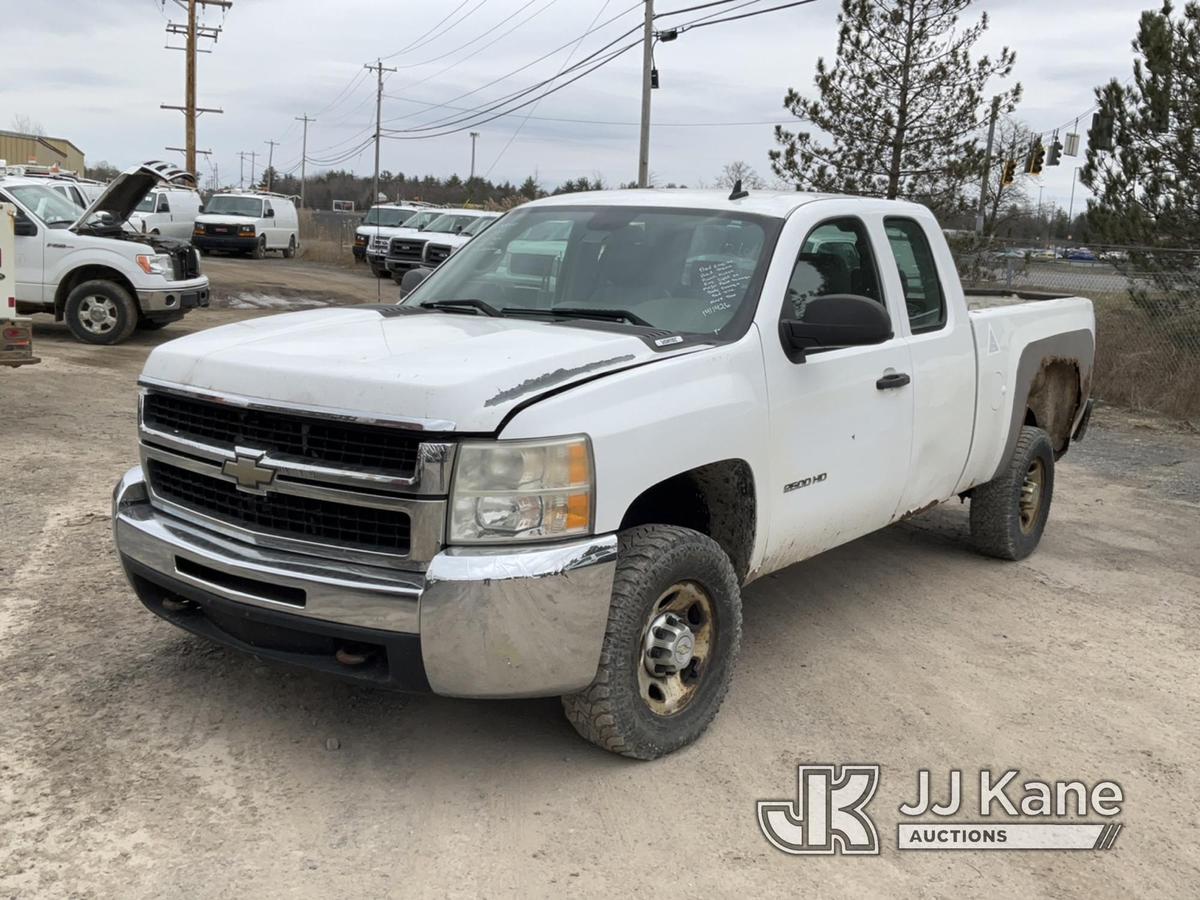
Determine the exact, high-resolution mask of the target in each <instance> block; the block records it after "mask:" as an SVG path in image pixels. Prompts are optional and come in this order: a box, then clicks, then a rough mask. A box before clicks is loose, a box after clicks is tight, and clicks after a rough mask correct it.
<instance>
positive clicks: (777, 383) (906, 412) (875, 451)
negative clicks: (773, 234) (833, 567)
mask: <svg viewBox="0 0 1200 900" xmlns="http://www.w3.org/2000/svg"><path fill="white" fill-rule="evenodd" d="M874 230H879V229H878V228H876V229H874ZM871 232H872V229H871V228H869V227H868V225H867V224H866V223H865V222H863V221H862V220H861V219H859V218H857V217H853V216H844V217H838V218H832V219H829V220H826V221H825V222H822V223H821V224H819V225H817V226H816V227H815V228H813V229H812V230H811V231H810V232H809V233H808V234H807V235H806V236H805V237H804V239H803V241H802V243H801V245H800V248H799V253H798V254H797V255H796V257H795V262H794V264H793V268H792V274H791V277H790V279H789V281H788V286H787V290H786V294H785V296H783V297H774V298H771V297H768V296H767V295H765V294H764V296H763V300H762V303H764V304H768V303H771V304H774V305H775V307H776V308H777V309H779V311H780V312H779V314H780V317H781V318H795V319H803V318H804V314H805V307H806V306H807V303H808V301H809V300H811V299H812V298H814V297H818V296H825V295H830V294H854V295H858V296H862V297H867V298H869V299H871V300H873V301H875V302H877V303H880V304H881V305H883V306H884V307H885V308H886V307H887V302H886V298H885V294H884V291H883V289H882V282H881V279H880V277H879V267H878V265H877V262H876V261H877V260H878V259H879V258H880V256H881V254H880V253H879V252H878V242H879V241H881V240H882V234H880V235H877V236H875V237H874V238H873V237H872V233H871ZM780 246H781V248H782V246H783V242H782V241H781V245H780ZM885 252H886V251H885ZM889 313H890V316H891V319H892V321H893V322H895V321H896V320H897V311H896V310H891V309H889ZM896 330H897V331H899V329H896ZM763 352H764V358H765V364H766V372H767V388H768V391H769V393H770V410H771V412H770V416H771V455H772V464H771V476H772V481H771V484H770V485H769V489H768V491H767V494H768V495H769V496H772V497H773V512H772V516H771V530H770V533H769V535H768V542H769V546H768V550H767V566H768V568H770V569H775V568H780V567H782V566H785V565H788V564H790V563H793V562H796V561H798V560H801V559H804V558H806V557H809V556H813V555H815V554H817V553H820V552H821V551H823V550H827V549H829V548H830V547H835V546H837V545H839V544H843V543H846V542H847V541H850V540H853V539H854V538H856V537H859V536H860V535H863V534H867V533H868V532H871V531H874V530H875V529H877V528H881V527H883V526H884V525H887V524H888V522H890V521H891V520H892V518H893V516H894V513H895V510H896V506H897V504H898V503H899V501H900V497H901V494H902V492H903V490H904V486H905V482H906V481H907V478H908V466H909V456H910V452H911V443H912V428H913V392H912V390H911V388H910V386H909V385H908V384H907V381H906V379H907V377H908V376H909V374H910V365H911V363H910V356H909V349H908V345H907V342H906V340H905V338H904V337H903V335H901V334H896V335H895V336H893V337H892V338H891V339H890V340H888V341H886V342H885V343H882V344H877V345H873V346H865V347H846V348H841V349H833V350H824V351H819V352H812V353H809V354H808V355H807V359H806V360H805V361H804V362H801V363H793V362H791V361H790V360H789V359H788V356H787V355H786V353H785V352H784V348H783V346H782V343H781V340H780V338H779V337H778V335H777V334H771V333H764V334H763Z"/></svg>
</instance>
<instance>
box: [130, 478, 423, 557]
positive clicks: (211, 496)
mask: <svg viewBox="0 0 1200 900" xmlns="http://www.w3.org/2000/svg"><path fill="white" fill-rule="evenodd" d="M146 475H147V478H148V479H149V481H150V485H151V487H152V488H153V490H154V492H155V493H156V494H158V495H159V496H160V497H161V498H162V499H164V500H167V501H168V502H171V503H177V504H179V505H180V506H184V507H187V508H188V509H192V510H195V511H197V512H200V513H203V514H204V515H208V516H213V517H214V518H217V519H220V520H222V521H225V522H230V523H232V524H235V525H238V526H241V527H245V528H249V529H252V530H254V531H258V532H265V533H267V534H274V535H278V536H280V537H290V538H296V539H299V540H304V541H315V542H319V543H326V544H338V545H342V546H347V547H354V548H356V549H361V550H371V551H375V552H380V553H397V554H407V553H408V551H409V544H410V539H411V524H410V521H409V517H408V515H407V514H406V513H404V512H400V511H398V510H391V509H377V508H373V507H366V506H356V505H353V504H349V503H336V502H330V501H328V500H317V499H314V498H311V497H300V496H296V495H294V494H281V493H270V494H265V495H261V496H260V495H256V494H248V493H246V492H244V491H240V490H238V488H237V487H236V486H235V485H234V484H232V483H230V482H228V481H223V480H220V479H217V478H210V477H208V476H206V475H201V474H200V473H198V472H193V471H191V470H189V469H183V468H178V467H176V466H173V465H170V464H168V463H164V462H161V461H159V460H149V461H148V463H147V469H146Z"/></svg>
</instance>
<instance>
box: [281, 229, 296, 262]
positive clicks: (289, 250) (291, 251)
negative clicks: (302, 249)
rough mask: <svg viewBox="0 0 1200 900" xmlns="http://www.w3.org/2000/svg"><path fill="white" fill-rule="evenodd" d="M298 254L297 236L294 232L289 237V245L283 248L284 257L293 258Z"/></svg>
mask: <svg viewBox="0 0 1200 900" xmlns="http://www.w3.org/2000/svg"><path fill="white" fill-rule="evenodd" d="M295 255H296V236H295V235H294V234H293V235H292V236H291V237H290V238H288V245H287V246H286V247H284V248H283V258H284V259H291V258H292V257H293V256H295Z"/></svg>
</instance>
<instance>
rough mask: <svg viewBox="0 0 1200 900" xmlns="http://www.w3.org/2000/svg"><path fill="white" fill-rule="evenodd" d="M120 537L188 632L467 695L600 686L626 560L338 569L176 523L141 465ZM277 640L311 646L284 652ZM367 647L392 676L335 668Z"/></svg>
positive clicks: (465, 558) (592, 552)
mask: <svg viewBox="0 0 1200 900" xmlns="http://www.w3.org/2000/svg"><path fill="white" fill-rule="evenodd" d="M113 538H114V541H115V543H116V547H117V552H118V554H119V555H120V557H121V561H122V564H123V566H124V567H125V571H126V574H127V576H128V577H129V579H130V583H131V584H132V585H133V587H134V589H135V590H136V591H137V592H138V596H139V598H140V599H141V600H142V602H143V603H145V604H146V606H148V607H149V608H150V609H151V610H152V611H154V612H156V613H157V614H159V615H161V616H163V617H164V618H167V619H168V620H170V621H172V622H174V624H177V625H179V626H180V627H182V628H186V629H188V630H191V631H194V632H197V633H200V634H203V635H205V636H208V637H211V638H213V639H214V640H219V641H222V642H224V643H227V644H231V645H233V646H236V647H238V648H239V649H244V650H248V651H249V652H253V653H256V654H257V655H260V656H263V657H266V658H276V659H280V660H282V661H285V662H290V663H294V664H299V665H303V666H307V667H310V668H317V669H322V670H326V671H331V672H334V673H336V674H340V675H344V676H347V677H356V676H358V675H360V674H361V675H363V676H369V680H373V681H376V682H380V683H385V684H388V685H390V686H393V687H401V688H416V689H421V688H425V687H427V688H428V689H431V690H433V691H434V692H435V693H438V694H445V695H448V696H455V697H538V696H555V695H558V694H563V693H569V692H571V691H576V690H579V689H581V688H584V687H586V686H587V685H589V684H590V683H591V681H592V679H593V677H594V676H595V674H596V667H597V665H598V663H599V659H600V648H601V644H602V643H603V640H604V631H605V628H606V626H607V623H608V608H609V601H610V596H611V593H612V582H613V574H614V572H615V569H616V558H617V539H616V536H615V535H603V536H599V537H594V538H587V539H586V540H582V541H574V542H571V543H568V544H554V545H544V546H541V547H529V548H515V549H514V548H457V547H456V548H447V549H444V550H442V551H441V552H439V553H438V554H437V555H436V556H434V557H433V559H432V560H431V561H430V563H429V564H428V566H427V567H426V568H425V570H424V571H423V572H422V571H408V570H402V569H395V568H390V567H382V566H370V565H362V564H356V563H347V562H343V561H335V560H326V559H322V558H320V557H315V556H309V555H305V554H300V553H293V552H287V551H283V550H277V549H272V548H268V547H262V546H254V545H251V544H247V543H243V542H241V541H236V540H233V539H230V538H227V537H225V536H223V535H219V534H217V533H215V532H213V531H210V530H208V529H205V528H201V527H198V526H196V525H193V524H190V523H188V522H185V521H183V520H182V519H179V518H176V517H175V516H172V515H169V514H167V513H164V512H163V511H161V510H160V509H158V508H157V507H155V506H152V505H151V503H150V498H149V493H148V491H147V488H146V482H145V478H144V476H143V474H142V470H141V467H140V466H139V467H135V468H133V469H130V470H129V471H128V472H127V473H125V475H124V476H123V477H122V478H121V480H120V481H119V482H118V483H117V486H116V488H115V489H114V492H113ZM164 599H166V600H180V599H182V600H185V601H188V602H187V603H186V604H179V603H173V604H172V603H166V604H165V603H164V602H163V601H164ZM231 622H232V623H236V624H237V625H239V626H240V625H241V624H245V625H246V626H247V629H251V626H252V629H251V630H243V629H241V628H240V627H233V626H231V625H230V624H229V623H231ZM272 632H274V633H275V634H277V635H284V634H287V635H295V636H297V641H298V642H296V641H294V642H293V643H292V644H288V642H287V641H286V640H281V641H279V642H274V641H272V640H271V634H272ZM310 639H311V640H310ZM364 644H365V645H368V646H369V647H377V648H380V653H379V655H380V656H383V657H386V658H387V663H386V666H387V667H389V671H384V672H382V673H381V672H380V670H379V668H378V667H376V668H374V669H371V668H367V669H363V670H361V672H360V671H358V670H355V669H351V668H349V667H339V666H338V664H336V663H335V662H334V661H333V658H334V653H335V652H336V650H337V648H339V647H344V646H348V645H353V646H354V647H356V648H357V647H359V646H360V645H364ZM301 645H303V647H304V648H306V649H299V650H298V649H297V648H298V647H300V646H301ZM309 651H311V652H309ZM401 656H403V657H405V658H403V659H401V658H399V657H401ZM414 657H415V658H414ZM414 671H415V672H416V677H402V676H404V675H405V673H407V675H408V676H412V675H413V672H414Z"/></svg>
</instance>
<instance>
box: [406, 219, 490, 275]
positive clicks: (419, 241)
mask: <svg viewBox="0 0 1200 900" xmlns="http://www.w3.org/2000/svg"><path fill="white" fill-rule="evenodd" d="M438 213H439V215H438V216H435V217H434V218H433V219H430V220H429V221H427V222H422V223H421V224H420V227H419V228H418V230H416V231H410V230H409V229H408V228H404V229H402V230H401V231H399V232H397V233H396V234H395V235H393V236H392V239H391V240H390V241H388V247H387V259H386V260H385V262H384V265H386V267H387V271H388V274H389V275H391V276H392V280H394V281H395V282H396V283H397V284H400V283H401V282H402V281H403V280H404V276H405V274H406V273H408V272H409V271H411V270H412V269H416V268H419V267H421V266H423V265H425V261H424V260H425V247H426V245H427V244H428V243H429V242H430V241H438V242H439V243H440V242H442V241H444V240H446V239H448V238H453V237H456V236H458V235H460V234H462V233H463V232H464V231H465V230H466V229H467V228H468V227H469V226H470V225H472V224H473V223H474V222H476V221H477V220H478V219H494V218H496V214H495V213H490V212H484V211H483V210H481V209H440V210H438ZM446 255H447V256H449V254H446Z"/></svg>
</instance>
